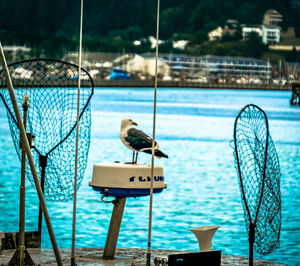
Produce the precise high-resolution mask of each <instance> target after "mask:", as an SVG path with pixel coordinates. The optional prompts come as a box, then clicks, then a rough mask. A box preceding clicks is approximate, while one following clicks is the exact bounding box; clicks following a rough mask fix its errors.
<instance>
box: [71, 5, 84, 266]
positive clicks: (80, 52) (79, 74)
mask: <svg viewBox="0 0 300 266" xmlns="http://www.w3.org/2000/svg"><path fill="white" fill-rule="evenodd" d="M80 3H81V4H80V29H79V55H78V61H79V62H78V63H79V64H78V93H77V119H76V148H75V175H74V196H73V222H72V247H71V266H75V265H76V262H75V238H76V204H77V174H78V142H79V111H80V81H81V59H82V21H83V0H81V1H80Z"/></svg>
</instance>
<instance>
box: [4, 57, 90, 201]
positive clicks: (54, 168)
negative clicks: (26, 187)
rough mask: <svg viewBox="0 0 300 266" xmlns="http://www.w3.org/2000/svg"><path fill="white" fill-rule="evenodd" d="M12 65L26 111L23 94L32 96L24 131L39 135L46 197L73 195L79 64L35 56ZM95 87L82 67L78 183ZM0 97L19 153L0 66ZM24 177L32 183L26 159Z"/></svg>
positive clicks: (37, 158) (37, 151)
mask: <svg viewBox="0 0 300 266" xmlns="http://www.w3.org/2000/svg"><path fill="white" fill-rule="evenodd" d="M8 69H9V72H10V75H11V79H12V83H13V86H14V89H15V95H16V98H17V103H18V106H19V109H20V112H21V115H22V116H23V113H24V111H23V108H22V101H23V96H24V94H27V95H29V107H28V110H27V130H26V131H27V132H30V133H32V134H33V135H34V136H35V147H34V148H32V150H31V151H32V156H33V159H34V162H35V166H36V168H37V172H38V175H39V178H40V181H41V184H42V187H43V186H44V195H45V198H47V199H49V200H53V201H67V200H70V199H72V198H73V192H74V176H75V144H76V141H75V140H76V124H77V97H78V76H79V68H78V66H76V65H74V64H70V63H67V62H63V61H60V60H54V59H33V60H25V61H21V62H16V63H13V64H10V65H8ZM93 92H94V83H93V80H92V78H91V76H90V75H89V73H88V72H87V71H86V70H84V69H81V90H80V121H79V145H78V148H79V150H78V179H77V180H78V181H77V182H78V183H77V184H78V185H77V187H78V188H79V187H80V184H81V182H82V180H83V176H84V171H85V169H86V165H87V157H88V151H89V145H90V128H91V106H90V100H91V97H92V95H93ZM0 97H1V98H2V100H3V102H4V105H5V107H6V110H7V117H8V122H9V127H10V131H11V135H12V138H13V142H14V146H15V149H16V151H17V154H18V157H19V158H21V149H20V146H19V142H20V130H19V128H18V123H17V119H16V116H15V113H14V109H13V106H12V103H11V100H10V96H9V91H8V89H7V86H6V79H5V76H4V73H3V70H0ZM26 176H27V177H28V178H29V180H30V182H31V183H32V184H33V185H34V181H33V178H32V175H31V171H30V167H29V164H28V162H27V163H26ZM43 179H44V180H43ZM43 182H44V184H43Z"/></svg>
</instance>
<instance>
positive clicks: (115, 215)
mask: <svg viewBox="0 0 300 266" xmlns="http://www.w3.org/2000/svg"><path fill="white" fill-rule="evenodd" d="M113 203H114V209H113V212H112V215H111V219H110V225H109V229H108V233H107V237H106V243H105V248H104V252H103V258H104V259H113V258H114V256H115V251H116V247H117V241H118V236H119V232H120V227H121V222H122V217H123V213H124V208H125V203H126V197H116V200H114V201H113Z"/></svg>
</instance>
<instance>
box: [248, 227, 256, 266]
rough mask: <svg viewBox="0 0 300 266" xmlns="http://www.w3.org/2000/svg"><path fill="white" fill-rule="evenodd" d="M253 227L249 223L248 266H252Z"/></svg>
mask: <svg viewBox="0 0 300 266" xmlns="http://www.w3.org/2000/svg"><path fill="white" fill-rule="evenodd" d="M254 230H255V225H254V224H253V223H252V222H251V223H250V225H249V266H253V245H254V234H255V231H254Z"/></svg>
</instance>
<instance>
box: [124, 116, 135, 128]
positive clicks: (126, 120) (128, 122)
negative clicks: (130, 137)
mask: <svg viewBox="0 0 300 266" xmlns="http://www.w3.org/2000/svg"><path fill="white" fill-rule="evenodd" d="M132 125H134V126H137V125H138V124H137V122H134V121H132V119H130V118H123V119H122V123H121V128H126V127H130V126H132Z"/></svg>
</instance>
